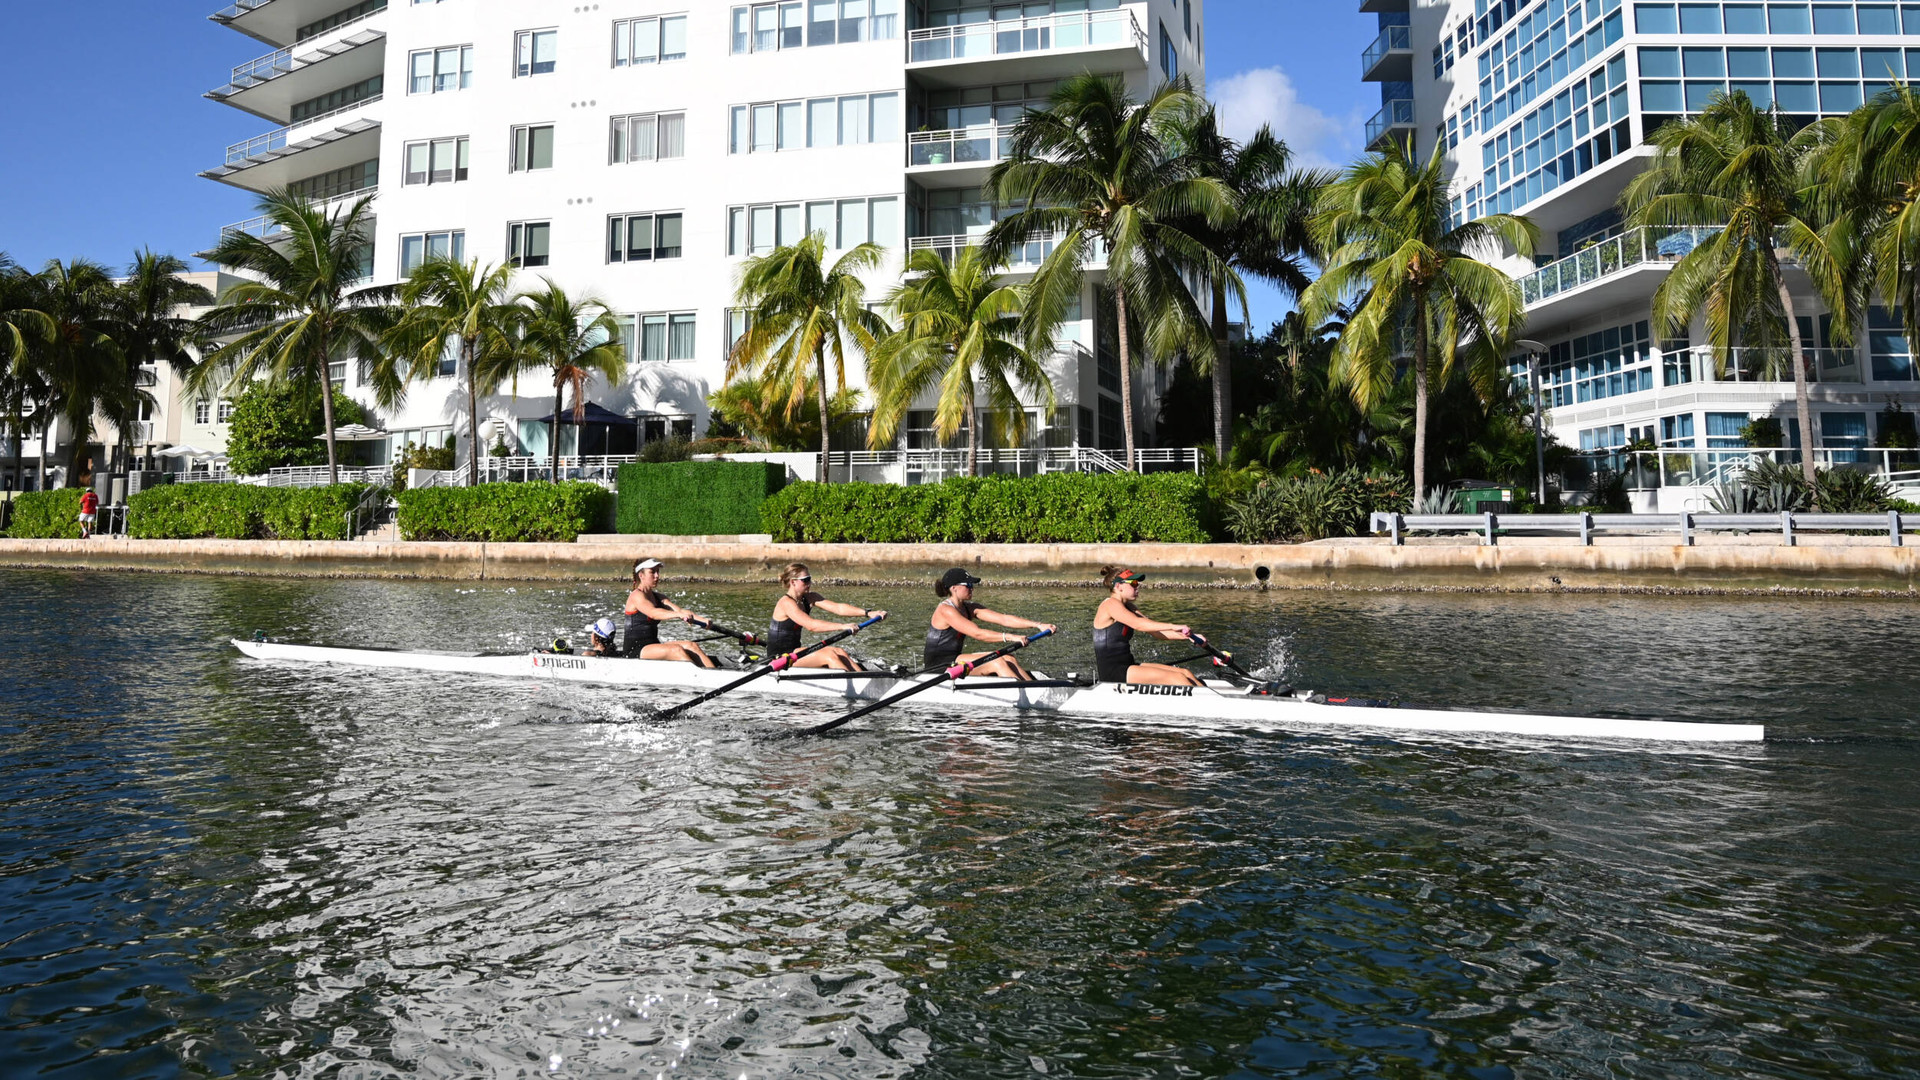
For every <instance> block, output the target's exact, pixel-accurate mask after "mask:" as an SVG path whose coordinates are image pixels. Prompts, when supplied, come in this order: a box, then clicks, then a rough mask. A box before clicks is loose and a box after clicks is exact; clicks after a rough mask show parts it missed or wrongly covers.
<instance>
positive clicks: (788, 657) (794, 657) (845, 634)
mask: <svg viewBox="0 0 1920 1080" xmlns="http://www.w3.org/2000/svg"><path fill="white" fill-rule="evenodd" d="M884 618H886V616H884V615H875V616H874V617H873V618H871V619H868V620H867V621H866V622H863V623H861V624H860V625H859V626H856V627H853V628H852V629H849V630H842V631H840V632H839V633H837V634H835V635H833V636H832V637H829V638H827V639H825V640H823V641H817V642H814V643H813V644H812V645H809V646H807V647H806V648H804V649H796V650H794V651H793V652H790V653H784V654H782V655H780V656H778V657H776V658H774V660H773V662H772V663H768V664H762V665H761V666H759V667H757V668H755V669H753V670H752V671H750V672H748V673H747V674H745V675H742V676H741V677H740V678H738V679H735V680H733V681H732V682H730V683H728V684H727V685H725V686H722V687H720V688H719V689H717V690H709V691H707V692H706V693H704V694H701V695H700V696H699V697H697V698H693V699H692V700H690V701H683V702H681V703H680V704H678V705H674V706H671V707H669V708H666V709H662V710H661V711H660V712H658V713H655V714H654V717H653V718H654V720H655V721H660V720H665V719H668V718H669V717H673V716H677V715H679V714H680V713H683V712H686V711H687V710H688V709H691V708H693V707H694V706H695V705H699V704H703V703H705V702H708V701H712V700H713V699H714V698H717V697H719V696H720V695H721V694H724V693H726V692H727V691H729V690H736V689H738V688H740V687H742V686H745V685H747V684H748V683H750V682H752V681H753V680H755V679H758V678H760V677H761V676H762V675H770V674H773V673H774V672H777V671H785V670H786V669H787V668H790V667H792V666H793V665H794V664H796V663H798V662H799V661H800V660H801V658H803V657H805V656H807V655H809V654H811V653H814V652H817V651H819V650H820V649H824V648H826V647H827V646H829V645H831V644H833V643H834V642H836V641H843V640H845V639H847V638H849V637H852V636H853V635H855V634H857V633H859V632H860V631H862V630H865V629H866V628H867V627H869V626H872V625H873V624H874V623H877V622H879V621H880V620H881V619H884ZM707 626H708V629H712V630H718V629H720V628H719V627H717V626H714V625H713V624H712V623H708V624H707Z"/></svg>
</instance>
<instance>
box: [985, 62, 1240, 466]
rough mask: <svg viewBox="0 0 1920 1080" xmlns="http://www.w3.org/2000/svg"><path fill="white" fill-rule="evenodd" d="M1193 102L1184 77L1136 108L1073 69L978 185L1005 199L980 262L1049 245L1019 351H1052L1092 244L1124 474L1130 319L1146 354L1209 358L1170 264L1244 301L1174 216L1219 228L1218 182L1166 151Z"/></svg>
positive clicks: (1223, 189)
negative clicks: (1106, 301) (1109, 336)
mask: <svg viewBox="0 0 1920 1080" xmlns="http://www.w3.org/2000/svg"><path fill="white" fill-rule="evenodd" d="M1203 104H1204V103H1203V101H1202V99H1201V98H1200V96H1199V95H1198V94H1195V93H1194V92H1193V90H1192V88H1191V86H1190V85H1189V84H1188V83H1187V81H1186V80H1185V79H1184V78H1181V79H1176V80H1174V81H1173V82H1170V83H1167V84H1166V85H1164V86H1162V87H1161V88H1160V89H1158V90H1156V91H1154V93H1153V94H1152V96H1150V97H1148V98H1147V99H1146V100H1145V101H1143V102H1138V103H1136V102H1135V101H1134V100H1133V98H1131V97H1130V96H1128V94H1127V92H1126V87H1125V85H1124V84H1123V83H1121V82H1120V80H1118V79H1114V78H1109V77H1106V76H1100V75H1078V76H1075V77H1073V78H1070V79H1067V80H1065V81H1064V82H1062V83H1061V84H1060V85H1059V86H1058V87H1056V88H1055V90H1054V92H1053V96H1052V98H1051V99H1050V101H1049V103H1048V107H1047V108H1046V109H1045V110H1044V111H1029V112H1028V113H1027V114H1026V116H1024V117H1022V118H1021V120H1020V121H1019V123H1017V124H1015V125H1014V128H1013V134H1012V138H1011V146H1010V148H1009V153H1008V156H1007V158H1006V160H1004V161H1002V162H1000V163H999V164H998V165H995V166H994V167H993V171H992V172H990V173H989V174H988V175H987V180H986V183H985V184H984V185H983V192H984V194H985V195H986V197H987V198H988V199H990V200H992V201H993V202H994V203H996V204H998V205H1000V206H1003V207H1017V209H1015V210H1014V212H1013V213H1011V214H1009V215H1008V216H1007V217H1006V218H1004V219H1002V220H1001V221H1000V222H999V223H997V224H996V225H994V227H993V229H992V230H991V231H990V232H988V234H987V238H986V243H985V247H986V251H987V256H988V258H989V259H991V260H992V261H993V262H995V263H1000V264H1004V263H1006V262H1007V261H1008V257H1009V256H1010V255H1011V253H1012V252H1013V250H1014V248H1016V247H1018V246H1020V245H1022V244H1025V243H1028V242H1029V241H1034V240H1054V241H1055V245H1054V248H1053V251H1052V252H1051V253H1049V254H1048V255H1047V257H1046V258H1045V260H1043V261H1042V263H1041V264H1040V267H1039V269H1038V270H1037V271H1036V272H1035V273H1034V276H1033V282H1032V284H1031V286H1030V287H1029V290H1028V295H1027V304H1026V307H1025V310H1024V312H1023V317H1022V330H1023V334H1024V336H1025V339H1026V344H1027V348H1028V349H1029V350H1030V351H1032V352H1034V353H1036V354H1038V355H1045V354H1047V353H1048V352H1050V351H1052V347H1053V335H1054V334H1055V332H1056V331H1057V329H1058V327H1059V326H1060V323H1061V322H1062V320H1063V319H1064V317H1065V314H1066V312H1067V310H1068V308H1069V307H1070V305H1072V303H1073V302H1074V301H1075V300H1076V299H1077V298H1078V297H1079V296H1080V288H1081V283H1082V280H1083V278H1084V276H1085V267H1086V264H1087V263H1088V262H1090V261H1092V260H1093V259H1094V258H1096V257H1097V255H1098V253H1099V251H1100V249H1102V248H1104V249H1105V251H1106V256H1107V270H1106V282H1107V285H1108V286H1109V287H1110V288H1111V290H1112V292H1113V307H1114V327H1115V330H1116V337H1117V338H1118V341H1119V350H1120V396H1121V417H1122V421H1121V423H1122V426H1123V428H1124V429H1125V433H1126V447H1127V467H1128V468H1129V469H1131V468H1133V467H1134V463H1135V445H1136V440H1135V438H1134V422H1133V359H1134V358H1133V351H1132V344H1131V342H1130V340H1129V339H1130V338H1131V336H1132V333H1131V328H1132V327H1133V325H1134V323H1135V322H1138V323H1139V325H1140V328H1141V330H1142V331H1143V333H1144V334H1145V339H1146V340H1145V344H1146V347H1147V349H1146V352H1147V356H1148V357H1149V358H1152V359H1155V360H1157V361H1167V360H1171V359H1172V358H1173V357H1174V356H1175V355H1176V354H1178V353H1179V352H1180V351H1182V350H1183V349H1184V350H1185V351H1186V352H1187V353H1188V355H1190V356H1192V357H1193V358H1194V359H1195V360H1196V362H1198V363H1199V364H1201V365H1210V364H1212V363H1213V362H1214V342H1213V336H1212V334H1211V333H1210V331H1209V327H1208V321H1207V317H1206V315H1205V314H1203V313H1202V312H1201V311H1200V308H1199V305H1198V304H1197V302H1196V301H1195V300H1194V297H1193V294H1192V293H1191V292H1190V291H1189V290H1188V289H1187V286H1186V283H1185V280H1184V278H1183V273H1191V272H1195V271H1198V272H1200V273H1202V274H1204V275H1205V276H1206V277H1207V278H1208V279H1210V280H1219V281H1221V282H1223V283H1225V285H1226V287H1227V288H1229V289H1231V290H1233V291H1234V293H1235V295H1239V296H1241V298H1242V303H1243V305H1244V303H1245V300H1244V289H1243V287H1242V286H1241V284H1240V277H1239V275H1238V274H1237V273H1235V271H1234V270H1233V268H1232V267H1231V266H1229V265H1227V264H1226V263H1225V262H1223V261H1222V260H1221V259H1219V258H1218V257H1216V256H1215V255H1214V254H1213V253H1212V252H1211V251H1209V250H1208V249H1207V247H1206V245H1205V244H1203V243H1202V242H1201V241H1200V240H1199V239H1198V238H1196V237H1195V236H1193V235H1192V234H1191V233H1189V232H1187V231H1185V230H1184V229H1183V228H1182V225H1181V223H1182V222H1185V221H1189V220H1192V219H1195V218H1198V219H1201V220H1204V221H1206V222H1207V223H1209V224H1211V225H1213V226H1215V227H1223V226H1225V225H1226V224H1227V223H1228V222H1230V221H1231V220H1232V217H1233V212H1234V206H1235V199H1234V195H1233V192H1232V191H1231V190H1230V189H1229V188H1228V187H1227V185H1226V184H1224V183H1222V182H1221V181H1220V180H1219V179H1218V178H1216V177H1212V176H1206V175H1204V174H1203V173H1202V172H1201V170H1200V169H1199V167H1198V162H1197V161H1196V160H1195V159H1193V158H1192V157H1191V156H1188V155H1183V154H1180V153H1178V152H1177V141H1176V140H1177V132H1176V125H1177V124H1178V123H1179V122H1180V121H1181V119H1182V118H1183V117H1185V116H1188V115H1190V114H1192V113H1195V112H1197V111H1199V110H1200V109H1201V108H1202V107H1203Z"/></svg>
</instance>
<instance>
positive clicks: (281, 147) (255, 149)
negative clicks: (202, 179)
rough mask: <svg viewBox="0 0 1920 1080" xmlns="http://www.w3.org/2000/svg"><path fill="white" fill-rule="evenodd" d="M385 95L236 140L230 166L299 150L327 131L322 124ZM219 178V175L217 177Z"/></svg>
mask: <svg viewBox="0 0 1920 1080" xmlns="http://www.w3.org/2000/svg"><path fill="white" fill-rule="evenodd" d="M384 96H385V95H383V94H375V95H373V96H372V97H370V98H366V99H364V100H361V101H356V102H354V103H353V104H351V105H342V106H340V107H339V108H337V109H334V110H332V111H331V112H324V113H321V114H320V115H318V116H309V117H307V118H306V119H305V120H302V121H300V122H299V123H297V124H288V125H287V126H286V127H283V128H277V129H275V130H273V131H269V132H267V133H266V134H265V135H256V136H254V137H253V138H251V139H248V140H247V141H246V142H240V143H234V144H233V145H232V146H229V147H227V168H229V169H244V168H246V167H248V166H249V165H257V164H259V163H260V162H263V161H273V160H275V159H277V158H281V157H285V156H286V155H287V154H290V153H298V152H299V148H300V147H301V145H302V144H303V143H305V142H308V141H311V140H312V139H313V138H314V137H315V133H318V132H323V131H325V130H327V128H323V127H321V126H320V125H322V124H326V123H327V122H328V121H331V120H337V119H339V118H340V117H341V116H343V115H345V114H346V113H350V112H352V111H354V110H355V109H360V108H364V107H366V106H368V105H371V104H373V103H374V102H376V101H379V100H380V99H381V98H382V97H384ZM331 126H333V127H338V126H339V125H337V124H335V125H331ZM297 131H304V132H307V133H308V134H307V135H306V136H305V137H303V138H296V137H294V132H297ZM203 175H204V174H203ZM216 179H218V178H217V177H216Z"/></svg>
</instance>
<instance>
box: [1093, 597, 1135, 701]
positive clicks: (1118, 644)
mask: <svg viewBox="0 0 1920 1080" xmlns="http://www.w3.org/2000/svg"><path fill="white" fill-rule="evenodd" d="M1127 610H1128V611H1133V613H1134V614H1135V615H1138V614H1140V613H1139V612H1138V611H1134V610H1133V605H1132V604H1128V605H1127ZM1139 662H1140V661H1138V660H1135V659H1134V658H1133V627H1131V626H1128V625H1127V624H1126V623H1123V622H1121V621H1119V620H1118V619H1116V620H1114V621H1113V622H1112V623H1110V624H1108V625H1106V626H1096V627H1094V628H1093V670H1094V678H1096V679H1099V680H1100V681H1101V682H1113V683H1123V682H1126V681H1127V669H1128V668H1130V667H1132V666H1134V665H1135V664H1138V663H1139Z"/></svg>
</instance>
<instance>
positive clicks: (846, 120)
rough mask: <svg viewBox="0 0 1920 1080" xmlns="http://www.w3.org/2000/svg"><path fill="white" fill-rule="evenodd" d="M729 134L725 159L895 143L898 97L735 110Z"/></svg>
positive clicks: (856, 97) (777, 103) (864, 97)
mask: <svg viewBox="0 0 1920 1080" xmlns="http://www.w3.org/2000/svg"><path fill="white" fill-rule="evenodd" d="M728 132H729V134H728V139H727V152H728V153H730V154H765V153H771V152H773V151H775V150H799V149H803V148H808V147H813V148H818V147H823V146H853V145H858V144H861V143H869V142H876V143H890V142H899V141H900V133H901V125H900V95H899V94H897V93H888V94H853V95H850V96H846V97H838V98H830V97H828V98H810V99H808V100H805V101H774V102H767V103H765V104H760V105H735V106H734V107H733V109H732V111H731V118H730V121H729V128H728Z"/></svg>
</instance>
